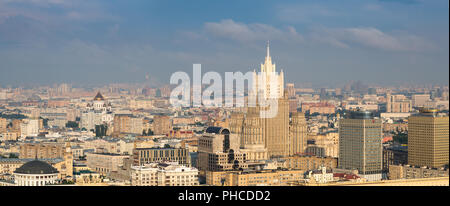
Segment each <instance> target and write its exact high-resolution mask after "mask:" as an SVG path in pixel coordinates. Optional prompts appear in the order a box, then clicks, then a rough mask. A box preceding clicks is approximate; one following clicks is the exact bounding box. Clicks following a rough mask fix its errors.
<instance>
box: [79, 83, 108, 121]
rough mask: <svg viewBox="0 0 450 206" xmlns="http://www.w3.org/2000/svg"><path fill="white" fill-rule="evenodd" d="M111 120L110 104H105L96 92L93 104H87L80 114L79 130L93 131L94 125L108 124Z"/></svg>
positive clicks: (100, 95) (103, 99)
mask: <svg viewBox="0 0 450 206" xmlns="http://www.w3.org/2000/svg"><path fill="white" fill-rule="evenodd" d="M113 119H114V114H113V112H112V109H111V103H107V102H106V101H105V98H104V97H103V96H102V94H100V92H98V93H97V95H96V96H95V97H94V100H93V102H92V103H88V104H87V105H86V108H85V110H84V111H83V112H81V118H80V120H81V121H80V128H85V129H86V130H95V126H96V125H101V124H105V123H106V124H109V123H111V122H112V121H113Z"/></svg>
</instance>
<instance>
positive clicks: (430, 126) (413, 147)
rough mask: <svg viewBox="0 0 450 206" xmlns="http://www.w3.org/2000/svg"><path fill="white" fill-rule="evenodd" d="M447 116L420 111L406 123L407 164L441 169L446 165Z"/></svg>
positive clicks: (447, 144) (426, 110)
mask: <svg viewBox="0 0 450 206" xmlns="http://www.w3.org/2000/svg"><path fill="white" fill-rule="evenodd" d="M448 123H449V118H448V116H443V115H439V114H438V110H436V109H421V111H420V113H418V114H415V115H413V116H411V117H409V121H408V129H409V131H408V164H410V165H414V166H428V167H434V168H438V167H443V166H444V165H445V164H448V162H449V161H448V147H449V143H448V139H449V133H448V128H449V126H448Z"/></svg>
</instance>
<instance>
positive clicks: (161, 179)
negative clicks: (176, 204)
mask: <svg viewBox="0 0 450 206" xmlns="http://www.w3.org/2000/svg"><path fill="white" fill-rule="evenodd" d="M131 177H132V180H131V185H133V186H197V185H199V180H198V170H197V169H196V168H193V167H186V166H183V165H179V164H178V163H177V162H174V163H152V164H146V165H143V166H132V167H131Z"/></svg>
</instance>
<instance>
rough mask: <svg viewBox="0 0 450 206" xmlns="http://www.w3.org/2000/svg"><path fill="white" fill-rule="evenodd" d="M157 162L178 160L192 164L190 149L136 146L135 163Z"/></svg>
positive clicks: (185, 164) (184, 163) (187, 164)
mask: <svg viewBox="0 0 450 206" xmlns="http://www.w3.org/2000/svg"><path fill="white" fill-rule="evenodd" d="M155 162H177V163H178V164H179V165H184V166H187V167H189V166H191V159H190V156H189V151H188V150H187V149H185V148H171V147H170V148H135V149H134V151H133V165H144V164H150V163H155Z"/></svg>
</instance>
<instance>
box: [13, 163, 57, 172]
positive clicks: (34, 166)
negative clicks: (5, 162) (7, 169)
mask: <svg viewBox="0 0 450 206" xmlns="http://www.w3.org/2000/svg"><path fill="white" fill-rule="evenodd" d="M14 173H19V174H55V173H58V170H57V169H55V168H54V167H52V166H51V165H50V164H48V163H46V162H43V161H39V160H33V161H30V162H27V163H25V164H23V165H22V166H21V167H19V168H17V169H16V171H14Z"/></svg>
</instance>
